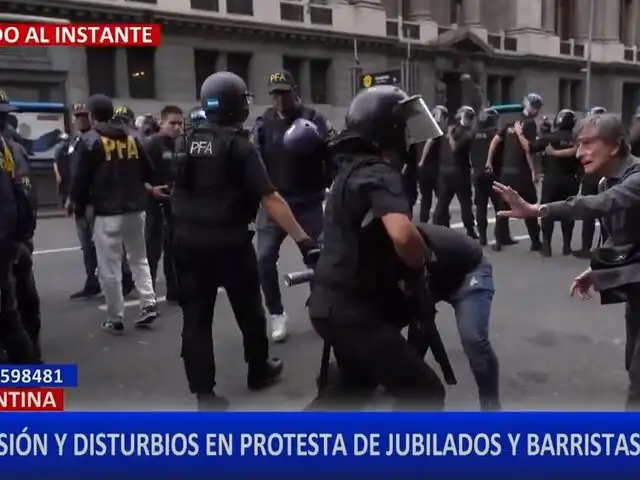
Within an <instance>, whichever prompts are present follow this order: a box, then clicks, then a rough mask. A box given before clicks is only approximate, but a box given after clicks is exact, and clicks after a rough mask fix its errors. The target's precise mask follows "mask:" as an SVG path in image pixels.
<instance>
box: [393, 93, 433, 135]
mask: <svg viewBox="0 0 640 480" xmlns="http://www.w3.org/2000/svg"><path fill="white" fill-rule="evenodd" d="M398 113H399V115H400V117H401V118H402V120H404V123H405V126H406V129H407V132H406V133H407V136H408V138H409V142H410V143H419V142H426V141H427V140H430V139H432V138H437V137H439V136H441V135H442V130H441V129H440V127H439V126H438V122H436V120H435V119H434V118H433V115H431V112H430V111H429V108H428V107H427V105H426V104H425V103H424V100H423V99H422V97H421V96H420V95H414V96H413V97H410V98H407V99H406V100H404V101H402V102H400V104H399V110H398Z"/></svg>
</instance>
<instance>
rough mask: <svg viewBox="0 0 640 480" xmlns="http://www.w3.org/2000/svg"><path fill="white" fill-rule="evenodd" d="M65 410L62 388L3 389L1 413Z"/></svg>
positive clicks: (0, 404) (1, 392) (0, 397)
mask: <svg viewBox="0 0 640 480" xmlns="http://www.w3.org/2000/svg"><path fill="white" fill-rule="evenodd" d="M62 410H64V390H63V389H62V388H2V389H0V412H60V411H62Z"/></svg>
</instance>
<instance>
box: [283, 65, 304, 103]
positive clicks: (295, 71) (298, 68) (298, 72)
mask: <svg viewBox="0 0 640 480" xmlns="http://www.w3.org/2000/svg"><path fill="white" fill-rule="evenodd" d="M303 64H304V59H302V58H296V57H288V56H284V57H282V68H283V69H284V70H286V71H287V72H289V73H290V74H291V76H292V77H293V79H294V80H295V82H296V83H297V84H298V94H299V95H300V96H302V90H303V86H302V85H301V84H300V81H301V80H300V77H301V76H302V65H303Z"/></svg>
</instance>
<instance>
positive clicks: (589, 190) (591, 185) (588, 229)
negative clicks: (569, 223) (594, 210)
mask: <svg viewBox="0 0 640 480" xmlns="http://www.w3.org/2000/svg"><path fill="white" fill-rule="evenodd" d="M605 113H607V109H606V108H604V107H593V108H591V109H590V110H589V115H603V114H605ZM629 145H630V147H631V150H632V152H631V153H632V155H635V154H634V153H633V132H632V134H631V139H630V142H629ZM638 153H640V152H638ZM600 178H601V177H600V176H599V175H593V174H583V175H582V181H581V182H580V193H581V194H582V195H597V194H598V183H599V182H600ZM595 233H596V220H595V219H593V218H591V219H588V220H582V232H581V235H580V237H581V243H580V249H579V250H576V251H574V252H573V255H574V256H575V257H577V258H584V259H587V260H590V259H591V247H593V240H594V237H595ZM601 234H603V235H604V234H605V232H604V231H601Z"/></svg>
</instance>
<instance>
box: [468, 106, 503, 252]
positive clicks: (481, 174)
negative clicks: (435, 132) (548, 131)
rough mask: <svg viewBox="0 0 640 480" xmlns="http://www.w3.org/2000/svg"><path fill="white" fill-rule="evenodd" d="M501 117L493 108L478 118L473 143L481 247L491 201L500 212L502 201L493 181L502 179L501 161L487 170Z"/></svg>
mask: <svg viewBox="0 0 640 480" xmlns="http://www.w3.org/2000/svg"><path fill="white" fill-rule="evenodd" d="M499 119H500V115H499V114H498V112H497V111H496V110H495V109H493V108H486V109H484V110H483V111H482V112H480V115H479V117H478V129H477V131H476V132H475V135H474V137H473V140H472V141H471V149H470V151H471V168H472V169H473V186H474V190H475V205H476V220H477V222H478V235H479V237H480V245H483V246H484V245H486V244H487V228H488V226H489V219H488V218H487V207H488V204H489V200H491V204H492V205H493V209H494V210H495V211H498V209H499V205H500V199H499V198H498V195H497V194H496V193H495V192H494V191H493V180H494V179H495V178H500V167H501V159H496V162H495V164H494V165H493V168H492V169H491V168H487V155H488V153H489V145H490V144H491V140H492V139H493V137H495V136H496V134H497V133H498V121H499Z"/></svg>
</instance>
